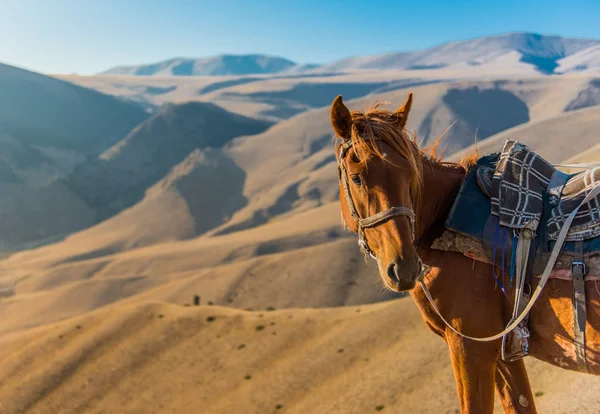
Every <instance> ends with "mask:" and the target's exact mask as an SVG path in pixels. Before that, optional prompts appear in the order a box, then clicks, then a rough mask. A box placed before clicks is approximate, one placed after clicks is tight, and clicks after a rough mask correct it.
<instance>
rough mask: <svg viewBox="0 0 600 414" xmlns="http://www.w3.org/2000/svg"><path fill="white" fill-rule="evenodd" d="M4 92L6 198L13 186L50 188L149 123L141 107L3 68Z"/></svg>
mask: <svg viewBox="0 0 600 414" xmlns="http://www.w3.org/2000/svg"><path fill="white" fill-rule="evenodd" d="M0 90H1V91H2V93H0V187H2V190H3V191H2V192H3V193H6V192H7V191H8V192H11V194H12V190H14V189H13V188H9V187H11V184H18V185H19V188H22V187H23V186H25V187H27V186H32V187H39V186H41V185H44V184H47V183H48V182H49V181H50V180H51V179H53V178H56V177H59V176H62V175H64V174H65V173H67V172H69V171H71V170H72V168H73V167H74V165H76V164H77V163H80V162H83V161H85V158H86V157H87V156H90V155H91V156H93V155H97V154H99V153H100V152H102V151H104V150H105V149H107V148H108V147H110V146H112V145H113V144H114V143H115V142H117V141H118V140H119V139H121V138H122V137H123V136H125V135H126V134H127V133H128V132H129V131H130V130H131V129H132V128H133V127H134V126H136V125H137V124H138V123H140V122H141V121H143V120H144V119H146V118H147V117H148V114H147V113H146V112H145V111H144V110H143V109H142V108H141V107H140V106H138V105H133V104H131V103H127V102H123V101H122V100H121V99H119V98H115V97H114V96H109V95H105V94H102V93H99V92H97V91H95V90H91V89H87V88H82V87H80V86H76V85H73V84H71V83H68V82H65V81H62V80H59V79H55V78H52V77H49V76H44V75H40V74H37V73H33V72H29V71H26V70H23V69H19V68H16V67H12V66H8V65H3V64H0ZM106 119H111V122H106ZM0 209H1V206H0Z"/></svg>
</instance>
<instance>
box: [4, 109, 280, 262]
mask: <svg viewBox="0 0 600 414" xmlns="http://www.w3.org/2000/svg"><path fill="white" fill-rule="evenodd" d="M269 125H270V124H269V123H268V122H265V121H258V120H253V119H249V118H246V117H243V116H240V115H236V114H232V113H229V112H227V111H225V110H223V109H221V108H219V107H217V106H215V105H212V104H208V103H188V104H182V105H173V106H167V107H165V108H163V109H162V110H161V111H159V112H158V113H156V114H155V115H153V116H152V117H151V118H149V119H147V120H146V121H144V122H142V123H141V124H140V125H138V126H137V127H136V128H134V129H133V130H132V131H131V132H130V133H129V134H127V136H125V138H122V139H121V140H120V141H118V142H117V143H115V144H114V145H113V146H112V147H111V148H109V149H107V150H106V151H105V152H104V153H102V154H101V155H100V156H99V157H97V158H93V157H89V158H88V160H87V162H86V163H83V164H79V165H77V166H76V167H74V168H73V171H72V172H71V173H70V174H69V175H68V176H66V177H64V178H60V179H57V180H54V181H52V182H51V183H50V184H48V185H46V186H43V187H42V188H40V189H38V190H36V191H33V192H32V191H25V192H16V193H14V194H13V195H12V196H11V197H10V198H9V199H7V200H6V202H5V204H4V205H3V206H2V207H3V214H2V215H0V229H1V230H2V237H1V238H0V240H1V241H2V242H3V243H4V246H6V248H8V249H9V250H10V249H11V248H14V247H15V246H23V245H24V244H26V243H30V242H40V241H44V240H46V241H47V240H52V239H53V238H54V239H56V238H61V237H64V236H66V235H67V234H69V233H72V232H74V231H78V230H81V229H83V228H86V227H88V226H91V225H93V224H95V223H97V222H99V221H101V220H104V219H106V218H108V217H110V216H112V215H114V214H116V213H118V212H120V211H121V210H123V209H125V208H127V207H129V206H131V205H133V204H134V203H136V202H138V201H140V200H141V199H142V198H143V197H144V193H145V191H146V189H147V188H148V187H150V186H152V185H153V184H155V183H156V182H158V181H159V180H161V179H162V178H163V177H165V175H166V174H167V173H168V172H169V171H170V170H171V168H173V167H174V166H175V165H177V164H179V163H180V162H182V161H183V160H185V159H186V157H188V155H189V154H190V153H191V152H193V151H194V150H195V149H208V148H219V147H221V146H223V145H225V144H226V143H227V142H228V141H230V140H231V139H233V138H234V137H237V136H240V135H244V134H253V133H258V132H261V131H263V130H264V129H266V128H267V127H268V126H269ZM223 162H226V161H223ZM227 165H229V166H231V169H230V170H229V175H230V176H232V177H235V180H236V181H234V182H233V184H234V185H232V186H231V187H229V188H224V189H223V191H225V194H226V196H225V198H226V199H225V200H224V201H223V202H227V200H230V199H232V200H234V199H235V196H236V194H239V192H240V190H239V189H238V188H239V187H241V185H242V184H241V183H240V182H243V179H244V175H243V172H241V171H239V169H238V172H237V173H236V170H235V166H234V165H233V164H232V163H231V162H229V164H227ZM226 175H227V173H225V174H224V175H223V176H226ZM213 182H214V181H213ZM223 184H226V183H225V182H223ZM240 203H243V199H241V198H240V197H238V198H237V201H235V202H234V204H233V205H234V206H235V205H239V204H240ZM217 207H218V206H215V208H217ZM231 208H233V207H229V208H225V209H224V210H223V212H222V214H225V215H226V214H227V211H229V210H231ZM211 217H212V216H211Z"/></svg>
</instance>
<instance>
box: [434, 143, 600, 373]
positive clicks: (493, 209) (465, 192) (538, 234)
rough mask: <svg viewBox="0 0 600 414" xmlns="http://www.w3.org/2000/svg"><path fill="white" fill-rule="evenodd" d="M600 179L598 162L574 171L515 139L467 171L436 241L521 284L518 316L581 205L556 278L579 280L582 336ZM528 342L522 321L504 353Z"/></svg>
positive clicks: (597, 240)
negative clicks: (595, 191)
mask: <svg viewBox="0 0 600 414" xmlns="http://www.w3.org/2000/svg"><path fill="white" fill-rule="evenodd" d="M599 183H600V167H598V168H593V169H589V170H587V171H584V172H581V173H578V174H572V175H568V174H565V173H562V172H560V171H558V170H557V169H556V168H554V167H553V166H552V165H551V164H550V163H548V162H547V161H546V160H544V159H543V158H542V157H540V156H539V155H538V154H536V153H535V152H533V151H532V150H531V149H530V148H528V147H527V146H526V145H523V144H521V143H519V142H518V141H510V140H509V141H507V142H506V143H505V145H504V148H503V150H502V152H500V153H495V154H490V155H488V156H484V157H481V158H480V159H479V160H478V162H477V164H476V165H475V166H474V167H472V168H471V169H470V170H469V172H468V173H467V176H466V178H465V180H464V181H463V184H462V186H461V189H460V191H459V194H458V196H457V198H456V200H455V202H454V205H453V206H452V209H451V211H450V214H449V216H448V218H447V220H446V223H445V225H446V231H445V232H444V233H443V235H442V237H440V238H439V239H437V240H436V241H435V242H434V244H433V245H432V248H435V249H440V250H451V251H459V252H461V253H463V254H465V255H466V256H468V257H471V258H473V259H475V260H479V261H482V262H486V263H490V264H492V265H493V269H494V270H493V275H492V276H493V277H494V280H495V281H496V283H497V284H498V286H499V287H500V288H501V289H502V290H503V292H505V294H506V290H505V286H506V284H509V286H510V287H513V286H514V288H515V306H514V312H513V317H514V316H515V315H516V314H518V313H519V311H520V310H521V309H523V308H524V307H525V306H526V304H527V302H528V300H529V296H528V293H527V292H526V289H525V287H526V286H527V285H529V283H530V281H531V278H532V277H533V276H532V275H539V274H541V273H542V269H543V268H544V267H545V266H546V263H547V262H548V258H549V256H550V252H551V251H552V249H553V247H554V244H555V242H556V239H557V237H558V234H559V232H560V230H561V228H562V227H563V225H564V223H565V221H566V219H567V217H568V216H569V215H570V214H571V212H573V211H574V210H575V209H576V208H579V210H578V212H577V214H576V216H575V219H574V220H573V222H572V224H571V227H570V229H569V232H568V234H567V238H566V243H565V245H564V247H563V250H562V252H561V255H560V256H559V258H558V260H557V262H556V264H555V266H554V269H555V270H559V269H565V270H568V271H563V272H556V275H557V276H555V277H560V278H563V279H569V280H572V281H573V284H574V291H575V294H574V306H575V309H576V312H575V315H576V318H575V319H576V320H575V325H576V326H575V336H576V338H575V339H576V342H577V340H578V338H577V328H578V327H583V328H584V327H585V289H584V283H583V282H584V278H585V280H597V279H600V196H598V197H596V198H595V199H592V201H591V202H589V203H587V204H585V205H581V206H580V204H581V203H582V201H583V199H584V198H585V197H586V196H587V194H589V193H590V192H591V191H592V189H593V188H594V187H595V186H597V185H598V184H599ZM586 275H587V277H586ZM507 276H508V281H507V280H505V279H506V277H507ZM582 294H583V299H582ZM582 306H583V309H582ZM578 316H579V318H578ZM582 318H583V321H582ZM582 323H583V325H582ZM509 324H510V322H509ZM579 334H580V336H581V332H580V333H579ZM528 341H529V331H528V329H527V320H524V321H523V322H522V323H521V324H520V325H519V326H518V327H517V328H515V330H514V331H513V332H511V334H508V335H507V336H505V338H504V340H503V348H502V351H503V358H504V359H505V360H507V361H511V360H516V359H519V358H522V357H523V356H525V355H527V353H528ZM579 341H580V342H581V344H580V345H581V346H579V348H578V349H576V351H577V353H578V355H580V356H581V358H580V360H581V361H580V362H581V363H580V366H581V370H583V368H584V367H585V351H584V345H583V342H584V337H583V339H582V338H579ZM576 345H577V343H576ZM576 348H577V346H576ZM586 370H587V368H586Z"/></svg>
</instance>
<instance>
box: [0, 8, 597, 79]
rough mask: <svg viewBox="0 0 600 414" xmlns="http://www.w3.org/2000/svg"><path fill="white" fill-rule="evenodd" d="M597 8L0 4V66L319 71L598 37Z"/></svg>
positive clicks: (87, 71) (64, 70)
mask: <svg viewBox="0 0 600 414" xmlns="http://www.w3.org/2000/svg"><path fill="white" fill-rule="evenodd" d="M599 16H600V1H599V0H570V1H558V0H545V1H540V0H503V1H496V0H494V1H491V0H430V1H427V0H411V1H406V0H395V1H390V0H378V1H353V0H344V1H341V0H320V1H317V0H301V1H296V0H287V1H286V0H246V1H242V0H224V1H218V0H210V1H205V0H195V1H194V0H188V1H183V0H93V1H91V0H90V1H87V0H0V62H3V63H6V64H10V65H14V66H19V67H22V68H26V69H30V70H34V71H37V72H41V73H46V74H71V73H78V74H82V75H91V74H95V73H98V72H101V71H104V70H107V69H109V68H111V67H114V66H117V65H136V64H143V63H153V62H158V61H161V60H165V59H169V58H173V57H205V56H213V55H218V54H223V53H229V54H247V53H259V54H268V55H276V56H283V57H286V58H288V59H291V60H293V61H296V62H298V63H327V62H332V61H335V60H338V59H341V58H345V57H350V56H358V55H376V54H381V53H389V52H398V51H412V50H418V49H423V48H427V47H431V46H435V45H438V44H441V43H445V42H449V41H456V40H466V39H472V38H476V37H481V36H489V35H497V34H503V33H509V32H534V33H539V34H550V35H560V36H565V37H578V38H588V39H600V25H599V24H598V17H599Z"/></svg>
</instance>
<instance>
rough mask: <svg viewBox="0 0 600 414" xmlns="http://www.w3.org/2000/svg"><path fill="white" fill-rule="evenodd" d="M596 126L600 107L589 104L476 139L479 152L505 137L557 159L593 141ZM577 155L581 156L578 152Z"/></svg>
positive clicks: (497, 146) (496, 146)
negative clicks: (486, 137)
mask: <svg viewBox="0 0 600 414" xmlns="http://www.w3.org/2000/svg"><path fill="white" fill-rule="evenodd" d="M598 128H600V107H599V106H592V107H590V108H584V109H579V110H575V111H572V112H567V113H565V114H562V115H559V116H556V117H553V118H550V119H544V120H541V121H538V122H531V123H528V124H525V125H521V126H517V127H515V128H511V129H508V130H506V131H503V132H501V133H499V134H496V135H494V136H492V137H490V138H488V139H485V140H483V141H481V142H479V143H478V144H477V147H478V148H479V152H480V153H481V154H490V153H492V152H496V151H501V150H502V147H503V146H504V143H505V142H506V140H507V139H516V140H519V141H521V142H523V143H524V144H526V145H528V146H529V147H531V148H532V149H533V150H534V151H536V152H537V153H539V154H540V155H541V156H542V157H544V158H545V159H547V160H548V161H549V162H553V163H559V162H564V161H566V160H568V159H570V158H571V157H574V156H576V155H578V154H582V153H585V152H584V151H586V150H588V149H590V148H592V147H593V146H595V145H597V143H598ZM471 149H472V147H468V148H467V149H465V150H464V153H467V152H469V151H471ZM462 153H463V152H461V153H458V154H455V155H453V156H452V157H451V158H450V159H454V160H457V159H459V158H460V156H461V154H462ZM578 159H579V160H581V159H582V158H581V156H579V157H578ZM569 162H570V161H569ZM578 162H583V161H578Z"/></svg>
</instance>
